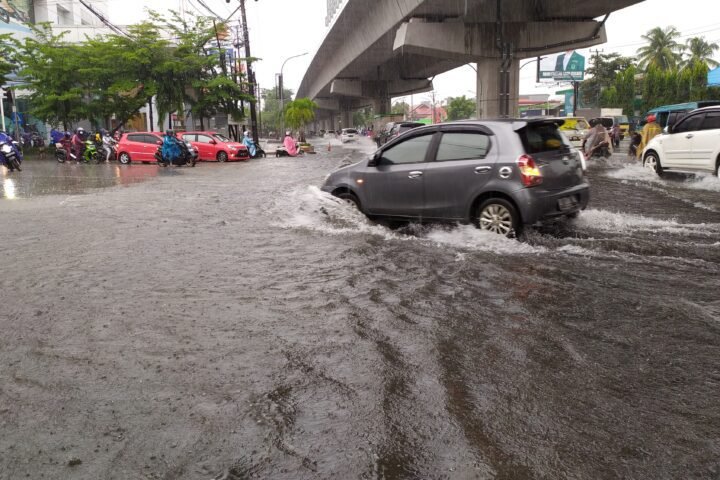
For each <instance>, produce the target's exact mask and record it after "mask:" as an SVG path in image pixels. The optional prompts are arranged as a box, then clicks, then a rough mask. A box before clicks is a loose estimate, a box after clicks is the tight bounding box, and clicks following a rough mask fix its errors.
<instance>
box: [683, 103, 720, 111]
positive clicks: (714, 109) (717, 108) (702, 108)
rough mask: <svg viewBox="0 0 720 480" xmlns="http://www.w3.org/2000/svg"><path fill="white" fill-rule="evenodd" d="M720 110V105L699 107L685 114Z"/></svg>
mask: <svg viewBox="0 0 720 480" xmlns="http://www.w3.org/2000/svg"><path fill="white" fill-rule="evenodd" d="M718 110H720V105H712V106H710V107H700V108H696V109H695V110H691V111H689V112H687V113H695V112H714V111H718Z"/></svg>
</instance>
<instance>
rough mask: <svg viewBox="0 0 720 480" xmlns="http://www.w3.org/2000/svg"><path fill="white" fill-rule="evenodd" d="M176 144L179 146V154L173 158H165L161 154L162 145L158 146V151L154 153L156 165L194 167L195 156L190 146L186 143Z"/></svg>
mask: <svg viewBox="0 0 720 480" xmlns="http://www.w3.org/2000/svg"><path fill="white" fill-rule="evenodd" d="M177 144H178V145H179V146H180V154H179V155H178V156H177V157H175V158H165V157H163V154H162V145H158V149H157V151H156V152H155V160H156V161H157V163H158V165H162V166H163V167H167V166H168V165H175V166H176V167H179V166H182V165H188V164H189V165H190V166H191V167H194V166H195V164H196V163H197V155H196V154H195V151H194V150H193V148H192V146H191V145H190V144H189V143H188V142H182V141H179V140H178V142H177Z"/></svg>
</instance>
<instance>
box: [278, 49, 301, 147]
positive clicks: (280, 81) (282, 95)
mask: <svg viewBox="0 0 720 480" xmlns="http://www.w3.org/2000/svg"><path fill="white" fill-rule="evenodd" d="M307 54H308V52H304V53H299V54H297V55H293V56H292V57H288V58H286V59H285V61H284V62H283V63H282V66H281V67H280V77H279V79H278V84H279V85H280V92H278V93H279V94H280V95H279V96H280V120H281V125H282V128H281V129H280V135H283V134H284V133H285V111H284V110H285V93H284V92H283V69H284V68H285V64H286V63H287V62H288V60H292V59H293V58H298V57H302V56H303V55H307Z"/></svg>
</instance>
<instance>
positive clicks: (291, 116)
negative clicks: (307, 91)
mask: <svg viewBox="0 0 720 480" xmlns="http://www.w3.org/2000/svg"><path fill="white" fill-rule="evenodd" d="M316 108H317V104H316V103H315V102H313V101H312V100H310V99H309V98H297V99H295V100H293V101H292V102H290V103H288V104H287V105H286V106H285V123H287V125H288V126H289V127H291V128H292V129H293V130H294V129H300V141H301V142H304V141H305V131H304V129H303V127H304V126H305V125H307V124H308V123H310V122H312V121H313V120H314V119H315V109H316Z"/></svg>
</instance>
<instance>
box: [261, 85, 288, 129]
mask: <svg viewBox="0 0 720 480" xmlns="http://www.w3.org/2000/svg"><path fill="white" fill-rule="evenodd" d="M293 94H294V92H293V91H292V90H290V89H288V88H283V98H284V99H285V101H286V102H287V101H288V100H289V99H292V97H293ZM262 97H263V100H264V102H263V109H262V123H263V129H264V130H265V131H266V132H267V134H270V132H275V133H277V132H279V131H280V129H281V128H282V116H281V114H280V99H279V98H278V94H277V89H274V88H273V89H263V91H262Z"/></svg>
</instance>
